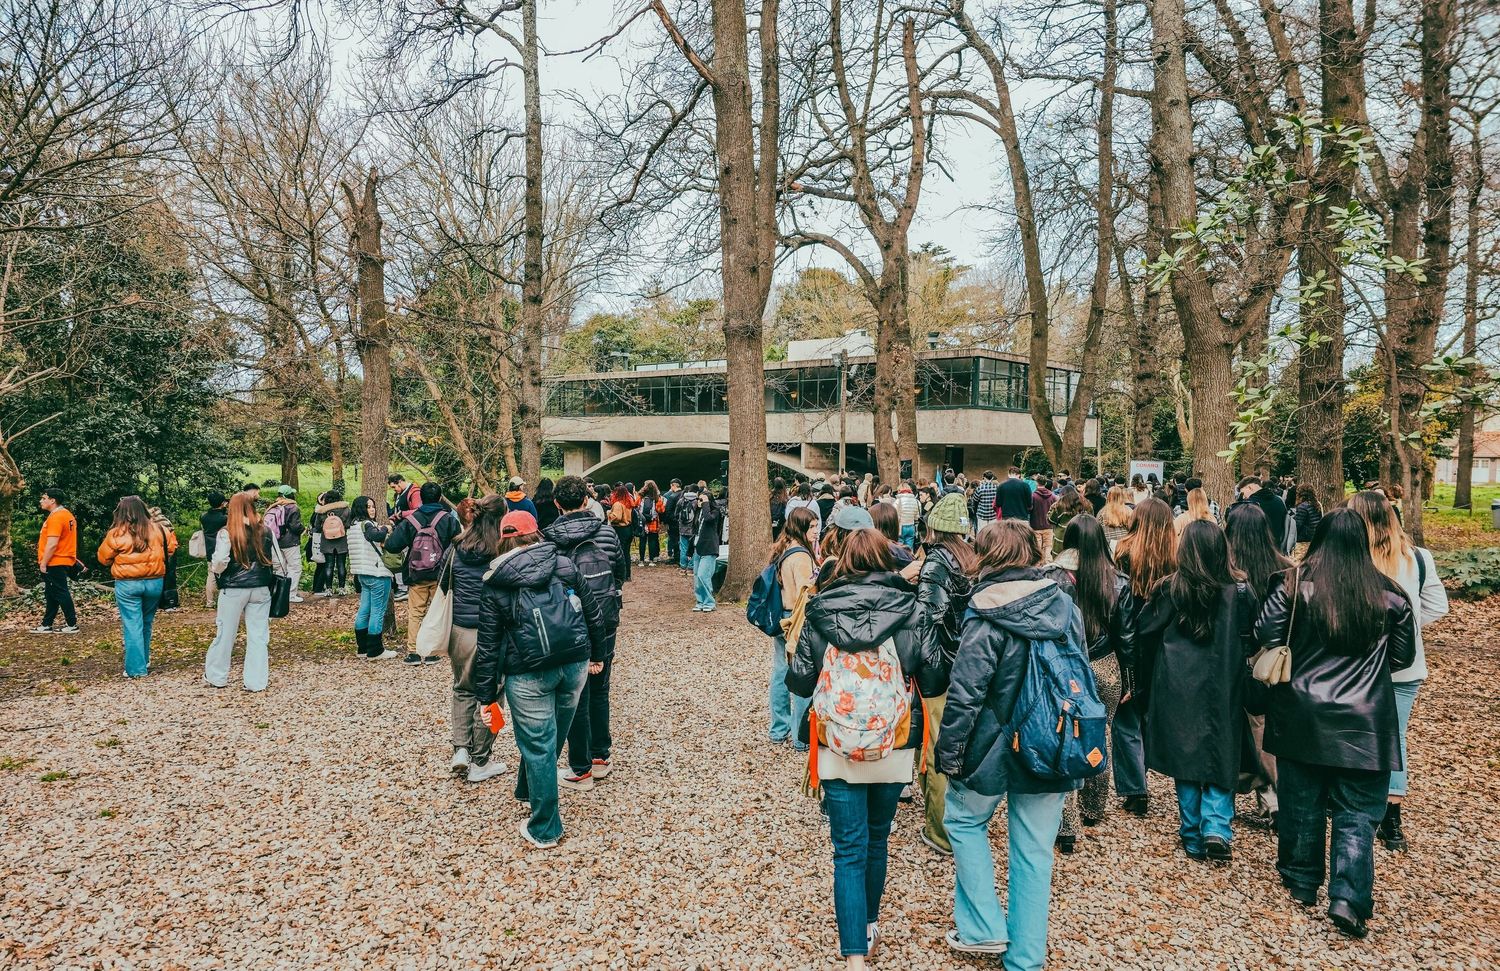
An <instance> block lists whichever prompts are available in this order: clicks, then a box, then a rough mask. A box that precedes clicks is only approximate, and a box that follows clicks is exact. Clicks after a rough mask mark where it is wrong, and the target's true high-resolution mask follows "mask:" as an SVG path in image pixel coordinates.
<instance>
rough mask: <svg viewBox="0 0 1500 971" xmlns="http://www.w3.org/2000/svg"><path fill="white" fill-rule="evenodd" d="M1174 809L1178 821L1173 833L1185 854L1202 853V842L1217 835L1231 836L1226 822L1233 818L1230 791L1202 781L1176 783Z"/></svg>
mask: <svg viewBox="0 0 1500 971" xmlns="http://www.w3.org/2000/svg"><path fill="white" fill-rule="evenodd" d="M1177 811H1178V814H1179V815H1180V816H1181V818H1182V823H1181V825H1180V826H1179V827H1178V829H1177V833H1178V835H1179V836H1181V837H1182V845H1183V848H1184V849H1186V850H1187V851H1188V852H1189V853H1202V852H1203V841H1204V840H1205V839H1207V838H1208V837H1210V836H1217V837H1219V838H1221V839H1223V840H1225V841H1226V842H1228V841H1230V840H1233V839H1234V831H1233V830H1232V829H1230V827H1229V821H1230V820H1231V819H1232V818H1234V793H1233V792H1231V791H1230V790H1228V789H1220V788H1219V787H1218V786H1211V785H1209V784H1208V783H1206V782H1183V781H1181V780H1178V782H1177Z"/></svg>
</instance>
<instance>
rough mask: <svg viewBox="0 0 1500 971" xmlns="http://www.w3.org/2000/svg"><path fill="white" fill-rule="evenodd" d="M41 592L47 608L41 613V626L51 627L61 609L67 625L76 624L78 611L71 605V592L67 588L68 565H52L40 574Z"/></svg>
mask: <svg viewBox="0 0 1500 971" xmlns="http://www.w3.org/2000/svg"><path fill="white" fill-rule="evenodd" d="M42 593H43V595H44V597H45V598H46V604H47V610H46V613H44V614H42V626H43V627H51V626H52V624H53V622H54V621H56V620H57V612H58V611H59V610H61V611H62V615H63V620H65V621H66V622H67V624H68V626H69V627H77V626H78V612H77V610H75V609H74V607H73V593H72V591H70V590H69V589H68V567H65V566H54V567H52V568H51V569H50V570H48V571H47V572H46V573H43V574H42Z"/></svg>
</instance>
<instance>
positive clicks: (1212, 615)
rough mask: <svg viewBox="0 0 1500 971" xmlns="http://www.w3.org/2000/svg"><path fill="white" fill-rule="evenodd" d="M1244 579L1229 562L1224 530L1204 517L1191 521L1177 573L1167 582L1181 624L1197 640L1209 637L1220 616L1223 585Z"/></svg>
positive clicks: (1185, 531)
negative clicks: (1203, 518) (1219, 609)
mask: <svg viewBox="0 0 1500 971" xmlns="http://www.w3.org/2000/svg"><path fill="white" fill-rule="evenodd" d="M1243 578H1244V577H1243V575H1242V574H1240V572H1239V571H1238V570H1236V569H1235V568H1234V567H1232V566H1230V565H1229V541H1228V540H1227V539H1225V537H1224V531H1223V530H1222V529H1220V528H1219V527H1218V525H1217V524H1215V523H1210V522H1207V521H1206V520H1202V519H1200V520H1197V521H1196V522H1191V523H1188V525H1187V529H1184V530H1183V531H1182V545H1181V546H1179V547H1178V549H1177V572H1176V573H1174V574H1172V575H1171V576H1170V577H1168V578H1167V582H1166V589H1167V592H1168V593H1169V594H1170V595H1171V597H1172V605H1173V606H1174V607H1176V608H1177V624H1178V626H1179V627H1181V628H1182V629H1183V630H1185V631H1187V633H1188V636H1190V637H1191V638H1192V639H1193V640H1195V641H1202V640H1207V639H1208V637H1209V635H1211V634H1212V633H1213V631H1214V621H1215V620H1217V619H1218V608H1219V604H1220V602H1221V598H1222V595H1223V590H1224V587H1225V586H1227V585H1228V584H1231V583H1234V582H1236V581H1238V580H1241V579H1243Z"/></svg>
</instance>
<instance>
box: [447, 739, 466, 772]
mask: <svg viewBox="0 0 1500 971" xmlns="http://www.w3.org/2000/svg"><path fill="white" fill-rule="evenodd" d="M448 768H449V769H450V770H452V772H453V774H454V775H463V773H464V772H465V771H466V770H467V769H468V768H469V750H468V749H466V748H464V747H463V746H462V745H460V746H459V747H458V748H456V749H454V750H453V761H452V762H451V763H450V764H449V765H448Z"/></svg>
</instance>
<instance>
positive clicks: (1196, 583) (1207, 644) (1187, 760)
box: [1135, 522, 1257, 864]
mask: <svg viewBox="0 0 1500 971" xmlns="http://www.w3.org/2000/svg"><path fill="white" fill-rule="evenodd" d="M1256 606H1257V604H1256V601H1255V597H1254V595H1253V594H1251V593H1250V588H1249V587H1247V586H1246V585H1245V584H1244V574H1242V573H1240V572H1239V571H1237V570H1235V569H1234V568H1233V567H1231V566H1230V565H1229V543H1228V542H1227V541H1226V540H1225V538H1224V531H1223V530H1222V529H1220V528H1219V527H1218V526H1217V525H1215V524H1214V523H1206V522H1196V523H1190V524H1189V525H1188V527H1187V529H1185V530H1183V532H1182V546H1181V548H1179V549H1178V551H1177V572H1176V573H1174V574H1172V575H1171V576H1170V577H1168V578H1167V579H1166V581H1165V582H1163V583H1162V584H1161V585H1160V586H1158V587H1157V589H1156V591H1155V592H1154V593H1153V594H1152V596H1151V599H1150V601H1148V602H1147V603H1146V604H1145V605H1144V606H1142V608H1141V611H1140V615H1139V620H1138V622H1137V624H1136V631H1135V649H1136V651H1137V652H1138V654H1139V658H1140V660H1139V665H1138V666H1139V668H1140V670H1141V671H1142V673H1143V678H1142V684H1141V690H1142V692H1143V695H1144V697H1143V698H1142V697H1140V696H1138V697H1137V703H1138V704H1139V703H1140V702H1141V701H1142V700H1144V702H1145V704H1146V711H1147V715H1146V733H1145V734H1146V764H1147V766H1148V767H1150V768H1152V769H1154V770H1156V771H1157V772H1160V773H1162V774H1164V775H1167V776H1170V777H1171V778H1172V779H1173V781H1175V782H1176V784H1177V809H1178V812H1179V814H1180V816H1181V822H1180V825H1179V827H1178V833H1179V835H1180V837H1181V840H1182V848H1183V850H1184V851H1185V852H1186V853H1187V855H1188V856H1189V857H1191V858H1192V859H1194V860H1204V859H1206V860H1208V861H1210V862H1212V863H1215V864H1227V863H1228V862H1229V860H1230V858H1231V856H1232V850H1231V848H1230V843H1231V841H1232V839H1233V836H1234V834H1233V831H1232V830H1231V828H1230V820H1231V819H1233V818H1234V787H1235V782H1236V780H1237V779H1238V778H1239V773H1240V733H1241V732H1242V731H1243V730H1244V726H1245V719H1244V715H1243V712H1244V705H1243V698H1242V694H1241V688H1242V685H1243V682H1244V678H1245V661H1246V659H1247V658H1248V657H1249V656H1250V652H1251V650H1252V648H1253V645H1254V640H1253V631H1254V626H1255V609H1256Z"/></svg>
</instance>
